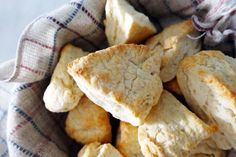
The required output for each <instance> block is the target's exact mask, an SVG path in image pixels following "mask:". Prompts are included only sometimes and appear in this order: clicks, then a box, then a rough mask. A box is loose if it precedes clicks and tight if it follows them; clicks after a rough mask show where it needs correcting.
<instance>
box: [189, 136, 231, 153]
mask: <svg viewBox="0 0 236 157" xmlns="http://www.w3.org/2000/svg"><path fill="white" fill-rule="evenodd" d="M191 154H192V155H190V156H189V157H225V156H226V151H224V150H221V149H219V148H217V146H216V145H215V144H214V141H212V140H211V139H207V140H204V141H202V142H201V143H200V144H199V145H198V146H197V147H196V148H195V149H194V150H192V151H191Z"/></svg>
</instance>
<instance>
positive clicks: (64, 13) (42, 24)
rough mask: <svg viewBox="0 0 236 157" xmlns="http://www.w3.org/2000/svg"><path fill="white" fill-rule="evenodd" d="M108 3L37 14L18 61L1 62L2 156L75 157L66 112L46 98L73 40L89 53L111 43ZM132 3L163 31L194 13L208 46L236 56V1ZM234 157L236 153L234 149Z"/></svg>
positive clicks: (82, 0)
mask: <svg viewBox="0 0 236 157" xmlns="http://www.w3.org/2000/svg"><path fill="white" fill-rule="evenodd" d="M105 2H106V1H105V0H73V1H70V2H69V3H68V4H65V5H64V6H62V7H61V8H59V9H57V10H55V11H53V12H50V13H48V14H46V15H42V16H40V17H38V18H37V19H35V20H34V21H33V22H32V23H31V24H29V25H28V26H27V27H26V29H25V30H24V31H23V33H22V35H21V38H20V40H19V44H18V49H17V57H16V60H10V61H8V62H5V63H3V64H1V65H0V80H2V82H1V83H0V98H1V101H0V157H7V156H11V157H26V156H31V157H33V156H34V157H36V156H37V157H39V156H48V157H51V156H58V157H64V156H76V153H77V151H78V147H77V145H76V144H74V143H73V141H71V140H70V139H69V138H68V137H67V136H66V134H65V132H64V129H63V122H64V121H63V120H64V118H65V116H66V115H65V114H52V113H50V112H48V111H47V110H46V109H45V107H44V104H43V101H42V96H43V92H44V90H45V88H46V86H47V85H48V83H49V77H50V75H51V73H52V71H53V69H54V67H55V65H56V63H57V60H58V56H59V52H60V49H61V48H62V47H63V45H65V44H66V43H68V42H73V43H74V44H75V45H78V46H80V47H82V48H83V49H85V50H89V51H94V50H97V49H102V48H104V47H106V45H107V44H106V39H105V34H104V25H103V19H104V6H105ZM129 2H130V3H131V4H132V5H133V6H134V7H135V8H136V9H137V10H139V11H141V12H143V13H144V14H146V15H148V16H149V17H150V19H151V20H152V21H153V22H154V23H155V25H156V27H157V28H158V30H159V31H161V30H162V29H163V27H165V26H167V25H169V24H171V23H174V22H177V21H180V20H183V19H186V18H190V17H191V16H192V15H194V16H192V18H193V21H194V24H195V26H196V28H197V29H198V30H199V31H201V32H202V35H201V36H200V37H203V38H204V45H205V48H209V47H210V48H211V49H213V48H214V49H222V50H223V52H225V53H227V54H230V55H232V56H235V54H234V53H235V47H236V40H235V36H236V34H235V29H236V21H235V18H236V17H235V13H236V9H235V6H236V2H235V0H205V1H203V0H201V1H200V0H129ZM200 37H193V38H200ZM222 45H224V46H226V47H222ZM73 152H74V153H75V154H74V153H73ZM232 156H236V155H235V154H234V153H233V152H232V154H231V157H232Z"/></svg>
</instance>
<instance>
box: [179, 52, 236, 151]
mask: <svg viewBox="0 0 236 157" xmlns="http://www.w3.org/2000/svg"><path fill="white" fill-rule="evenodd" d="M229 60H231V61H229ZM233 60H234V62H236V60H235V59H233V58H231V59H229V57H226V56H225V55H224V54H223V53H221V52H220V51H214V50H209V51H201V52H200V53H198V54H196V55H194V56H190V57H186V58H185V59H184V60H183V61H182V62H181V64H180V66H179V68H178V72H177V80H178V83H179V86H180V88H181V91H182V92H183V94H184V97H185V99H186V101H187V102H188V104H189V106H190V107H191V109H192V110H193V111H194V112H196V114H198V112H197V111H196V109H197V108H200V109H201V110H202V112H204V113H205V114H206V115H207V118H208V121H209V122H211V123H215V124H217V125H218V127H219V131H220V132H221V136H224V138H225V140H227V141H228V143H229V144H230V145H231V147H229V146H224V145H222V142H223V141H222V139H221V138H219V137H218V138H214V136H213V140H215V142H216V143H217V145H218V147H220V148H222V149H230V148H232V147H233V148H235V149H236V116H235V115H236V94H235V93H236V70H235V65H233V64H232V63H231V62H232V61H233Z"/></svg>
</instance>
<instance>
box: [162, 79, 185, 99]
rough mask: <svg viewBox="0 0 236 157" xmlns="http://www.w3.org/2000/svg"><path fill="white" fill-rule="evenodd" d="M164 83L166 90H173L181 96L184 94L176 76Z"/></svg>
mask: <svg viewBox="0 0 236 157" xmlns="http://www.w3.org/2000/svg"><path fill="white" fill-rule="evenodd" d="M163 85H164V88H165V89H166V90H168V91H169V92H173V93H175V94H177V95H179V96H182V95H183V94H182V92H181V90H180V88H179V84H178V82H177V79H176V78H174V79H173V80H170V81H168V82H166V83H164V84H163Z"/></svg>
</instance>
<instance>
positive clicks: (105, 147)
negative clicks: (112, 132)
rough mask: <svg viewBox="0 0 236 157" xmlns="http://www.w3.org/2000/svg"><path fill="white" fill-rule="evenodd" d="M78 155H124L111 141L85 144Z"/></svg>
mask: <svg viewBox="0 0 236 157" xmlns="http://www.w3.org/2000/svg"><path fill="white" fill-rule="evenodd" d="M78 157H123V156H122V155H121V154H120V152H119V151H118V150H117V149H116V148H115V147H113V146H112V145H111V144H110V143H107V144H101V143H99V142H94V143H90V144H87V145H85V146H84V147H83V148H82V149H81V150H80V152H79V153H78Z"/></svg>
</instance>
